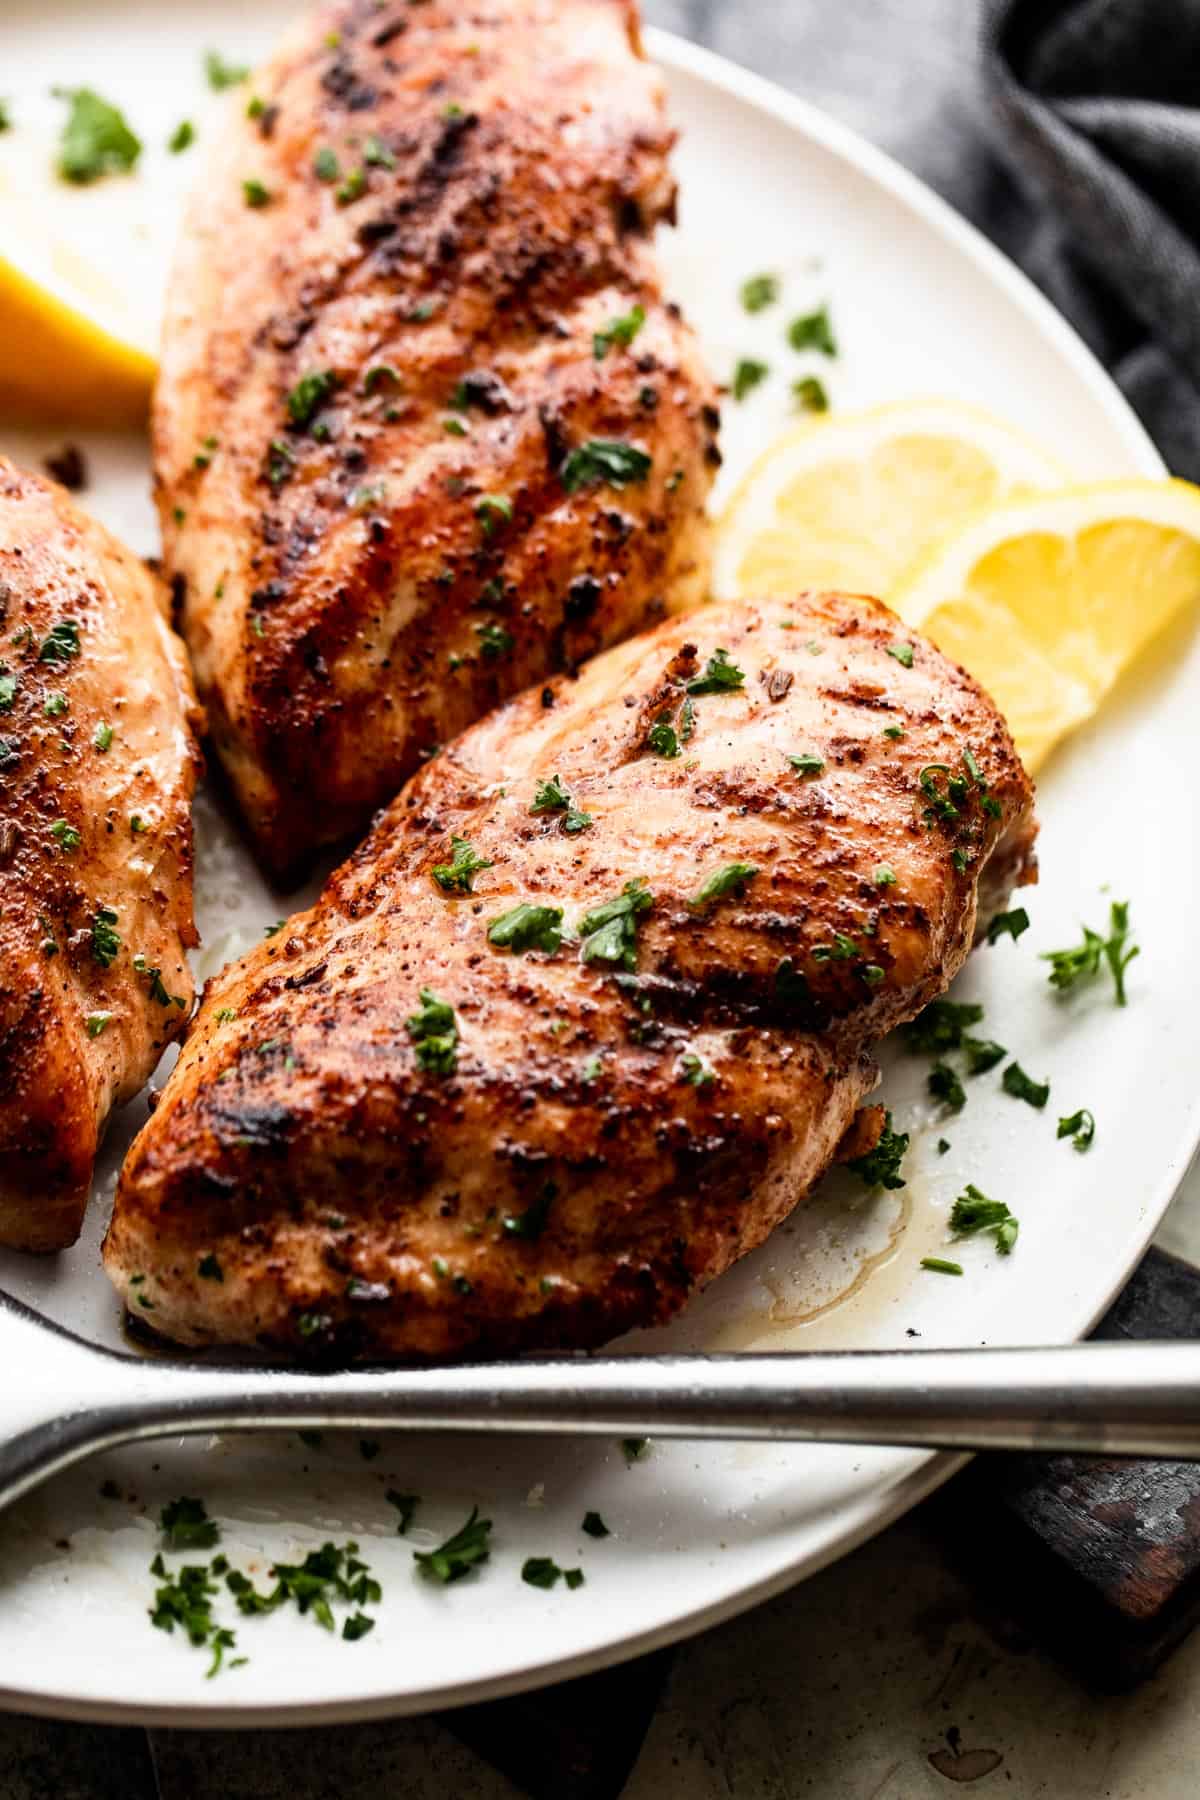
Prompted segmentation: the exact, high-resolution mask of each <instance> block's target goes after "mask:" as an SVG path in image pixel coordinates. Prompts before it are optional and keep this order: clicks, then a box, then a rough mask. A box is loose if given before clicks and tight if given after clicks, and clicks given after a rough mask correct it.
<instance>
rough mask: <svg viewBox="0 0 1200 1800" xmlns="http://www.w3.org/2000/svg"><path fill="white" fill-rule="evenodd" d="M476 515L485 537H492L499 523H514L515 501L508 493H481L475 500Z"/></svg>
mask: <svg viewBox="0 0 1200 1800" xmlns="http://www.w3.org/2000/svg"><path fill="white" fill-rule="evenodd" d="M475 517H476V518H477V519H478V520H479V523H480V525H481V526H482V527H483V535H484V537H491V535H492V533H493V532H494V531H495V530H496V529H497V526H498V525H511V524H512V517H513V503H512V501H511V500H510V499H509V497H508V495H507V494H481V495H480V496H479V499H478V500H477V501H476V502H475Z"/></svg>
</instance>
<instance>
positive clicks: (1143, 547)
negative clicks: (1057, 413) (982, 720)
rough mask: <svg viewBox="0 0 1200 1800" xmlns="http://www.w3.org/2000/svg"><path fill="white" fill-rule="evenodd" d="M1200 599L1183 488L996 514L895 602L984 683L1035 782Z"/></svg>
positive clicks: (1093, 488) (1098, 491)
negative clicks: (1036, 771)
mask: <svg viewBox="0 0 1200 1800" xmlns="http://www.w3.org/2000/svg"><path fill="white" fill-rule="evenodd" d="M1198 600H1200V488H1197V487H1193V486H1192V484H1191V483H1190V482H1187V481H1114V482H1099V483H1096V484H1093V485H1089V486H1087V487H1069V488H1065V489H1063V490H1061V491H1060V492H1058V493H1053V494H1047V495H1044V496H1041V497H1038V498H1034V499H1028V500H1022V501H1016V502H1013V503H1010V504H1007V505H1003V506H998V507H994V508H992V509H990V510H989V511H987V512H985V513H983V514H981V515H980V516H979V517H977V518H976V519H975V520H973V521H972V522H971V523H969V524H967V525H966V526H964V527H963V528H962V529H961V530H960V531H959V532H957V533H956V534H955V535H954V536H953V537H951V538H948V539H947V540H946V541H945V542H943V543H942V544H940V545H938V546H937V547H936V548H935V549H933V550H931V551H930V552H929V553H928V554H927V555H926V556H925V557H924V558H923V559H922V560H921V561H920V562H919V563H918V564H917V565H916V566H914V567H913V568H912V569H911V570H910V572H909V574H908V576H907V577H906V579H905V580H904V581H903V582H901V583H900V584H899V586H897V587H896V588H895V589H893V591H892V592H891V593H890V594H889V595H888V602H889V604H890V605H891V606H893V607H894V608H895V609H896V611H897V612H898V613H899V614H900V616H901V618H903V619H904V620H905V621H906V623H908V624H910V625H919V626H920V627H921V629H922V630H923V631H924V632H925V633H926V634H927V635H928V636H929V637H931V638H932V639H933V641H934V643H935V644H937V646H938V647H939V649H941V650H943V651H944V652H945V653H946V655H947V656H950V657H953V659H954V660H955V661H956V662H960V663H962V665H963V667H964V668H966V669H968V670H969V671H970V672H971V674H972V675H974V676H975V677H976V679H977V680H978V681H980V682H982V684H983V686H984V687H985V688H986V689H987V690H988V692H989V693H990V694H991V696H992V698H993V700H994V701H995V702H996V704H997V705H998V706H999V708H1000V710H1001V712H1002V713H1003V714H1004V715H1005V717H1006V718H1007V720H1008V723H1009V726H1010V728H1011V730H1012V733H1013V736H1014V738H1015V739H1016V743H1017V748H1018V749H1019V750H1020V752H1021V755H1022V757H1023V758H1024V760H1025V763H1026V765H1027V767H1029V768H1031V769H1033V768H1036V767H1037V766H1038V764H1039V763H1042V762H1044V760H1045V759H1046V757H1047V756H1048V755H1049V753H1050V751H1051V750H1052V749H1053V747H1054V745H1055V744H1056V743H1057V742H1058V741H1059V739H1060V738H1062V737H1064V736H1065V735H1066V734H1067V732H1069V731H1072V730H1074V729H1075V728H1076V727H1077V726H1078V725H1080V724H1082V723H1083V721H1084V720H1085V719H1087V718H1089V717H1090V716H1091V714H1092V713H1093V712H1095V710H1096V708H1097V706H1099V704H1100V702H1101V701H1102V700H1103V698H1104V696H1105V695H1106V694H1107V693H1108V691H1109V689H1110V688H1111V687H1112V686H1113V684H1114V683H1115V681H1116V680H1117V678H1118V676H1119V675H1120V674H1121V673H1122V671H1123V670H1124V669H1125V668H1127V667H1128V665H1129V664H1130V663H1131V662H1132V661H1133V659H1134V657H1135V656H1136V655H1137V654H1138V652H1139V651H1140V650H1142V649H1143V648H1144V647H1145V645H1146V644H1148V643H1149V641H1150V640H1151V638H1153V637H1154V636H1156V635H1157V633H1159V632H1160V631H1161V630H1162V629H1163V627H1164V626H1165V625H1167V624H1168V623H1169V621H1170V620H1171V619H1172V618H1173V617H1174V616H1175V615H1176V614H1177V613H1178V612H1180V611H1181V610H1182V609H1183V608H1184V607H1186V606H1192V605H1194V604H1195V603H1196V602H1197V601H1198Z"/></svg>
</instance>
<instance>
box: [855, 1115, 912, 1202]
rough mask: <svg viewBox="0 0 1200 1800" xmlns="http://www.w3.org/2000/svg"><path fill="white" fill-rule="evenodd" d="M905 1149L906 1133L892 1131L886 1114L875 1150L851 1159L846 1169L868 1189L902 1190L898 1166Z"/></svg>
mask: <svg viewBox="0 0 1200 1800" xmlns="http://www.w3.org/2000/svg"><path fill="white" fill-rule="evenodd" d="M907 1149H908V1133H907V1131H893V1130H892V1115H891V1113H890V1112H887V1113H885V1114H884V1116H883V1130H882V1131H881V1132H880V1134H879V1142H878V1143H877V1144H876V1146H875V1148H874V1149H873V1150H868V1151H867V1153H866V1155H865V1156H856V1157H853V1158H852V1159H851V1160H850V1161H849V1162H848V1163H847V1164H846V1167H847V1168H848V1169H849V1170H850V1172H851V1174H853V1175H857V1176H858V1178H859V1180H860V1181H862V1182H864V1183H865V1184H866V1186H867V1187H869V1188H888V1189H895V1188H902V1187H905V1186H906V1185H907V1183H906V1182H905V1180H904V1177H903V1176H902V1175H901V1173H900V1164H901V1162H902V1161H903V1158H904V1153H905V1151H906V1150H907Z"/></svg>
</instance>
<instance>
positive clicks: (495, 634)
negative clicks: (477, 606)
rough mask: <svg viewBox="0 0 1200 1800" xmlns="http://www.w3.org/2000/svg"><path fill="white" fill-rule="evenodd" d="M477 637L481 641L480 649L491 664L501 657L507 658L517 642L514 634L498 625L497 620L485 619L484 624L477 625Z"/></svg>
mask: <svg viewBox="0 0 1200 1800" xmlns="http://www.w3.org/2000/svg"><path fill="white" fill-rule="evenodd" d="M475 635H476V637H477V638H478V639H479V648H480V649H481V650H482V652H483V654H484V656H485V657H486V658H487V659H488V661H489V662H494V661H495V660H496V658H497V657H499V656H507V654H508V652H509V651H510V650H511V649H512V647H513V645H514V644H515V643H516V641H517V640H516V638H514V636H513V634H512V632H511V631H506V630H505V628H504V626H503V625H498V624H497V623H496V621H495V619H485V620H484V622H483V624H481V625H476V627H475Z"/></svg>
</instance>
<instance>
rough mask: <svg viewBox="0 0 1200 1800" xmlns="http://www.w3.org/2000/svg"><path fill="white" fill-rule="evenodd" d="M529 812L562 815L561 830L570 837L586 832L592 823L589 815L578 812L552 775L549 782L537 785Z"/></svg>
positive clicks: (556, 778)
mask: <svg viewBox="0 0 1200 1800" xmlns="http://www.w3.org/2000/svg"><path fill="white" fill-rule="evenodd" d="M529 810H530V813H544V812H549V813H558V812H560V813H562V815H563V820H562V828H563V830H564V831H566V832H569V833H570V835H571V836H572V837H574V836H575V835H576V833H578V832H580V831H586V830H587V828H588V826H589V825H591V824H592V823H593V820H592V815H591V813H586V812H580V810H579V808H578V807H576V806H575V805H574V804H573V802H572V800H571V796H570V794H568V793H567V792H566V791H565V790H564V788H563V785H562V782H561V781H560V780H559V778H558V776H557V775H552V776H551V777H550V779H549V781H543V782H542V783H541V784H540V785H539V787H538V789H537V792H536V793H535V794H534V796H533V805H532V806H531V807H530V808H529Z"/></svg>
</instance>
